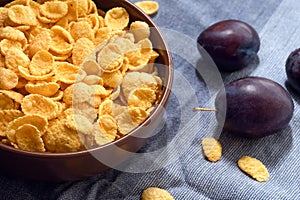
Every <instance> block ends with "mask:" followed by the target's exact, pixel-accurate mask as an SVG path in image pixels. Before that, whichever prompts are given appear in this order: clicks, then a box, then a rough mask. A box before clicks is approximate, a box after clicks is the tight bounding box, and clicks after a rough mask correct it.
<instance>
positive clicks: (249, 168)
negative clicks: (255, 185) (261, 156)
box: [238, 156, 270, 182]
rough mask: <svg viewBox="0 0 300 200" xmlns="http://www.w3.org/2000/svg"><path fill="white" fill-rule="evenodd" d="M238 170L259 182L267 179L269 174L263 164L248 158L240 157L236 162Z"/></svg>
mask: <svg viewBox="0 0 300 200" xmlns="http://www.w3.org/2000/svg"><path fill="white" fill-rule="evenodd" d="M238 166H239V168H240V169H241V170H242V171H243V172H245V173H246V174H248V175H249V176H251V177H252V178H254V179H255V180H257V181H259V182H265V181H268V179H269V176H270V175H269V172H268V170H267V168H266V167H265V166H264V164H263V163H262V162H261V161H259V160H257V159H256V158H252V157H250V156H242V157H241V158H240V159H239V160H238Z"/></svg>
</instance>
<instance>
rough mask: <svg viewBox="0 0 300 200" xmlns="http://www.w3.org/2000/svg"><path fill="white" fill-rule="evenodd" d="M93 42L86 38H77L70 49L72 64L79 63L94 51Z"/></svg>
mask: <svg viewBox="0 0 300 200" xmlns="http://www.w3.org/2000/svg"><path fill="white" fill-rule="evenodd" d="M94 48H95V46H94V43H93V42H92V41H91V40H89V39H88V38H80V39H78V40H77V41H76V42H75V44H74V48H73V51H72V61H73V63H74V65H77V66H79V65H81V64H82V63H83V61H84V60H85V59H86V58H87V57H88V56H89V55H90V54H91V53H92V52H93V51H94Z"/></svg>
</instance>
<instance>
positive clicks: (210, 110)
mask: <svg viewBox="0 0 300 200" xmlns="http://www.w3.org/2000/svg"><path fill="white" fill-rule="evenodd" d="M193 110H194V111H209V112H217V111H218V110H217V109H216V108H194V109H193Z"/></svg>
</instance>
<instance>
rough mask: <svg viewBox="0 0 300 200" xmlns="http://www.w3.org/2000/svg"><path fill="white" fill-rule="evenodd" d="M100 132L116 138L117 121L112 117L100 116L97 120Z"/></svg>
mask: <svg viewBox="0 0 300 200" xmlns="http://www.w3.org/2000/svg"><path fill="white" fill-rule="evenodd" d="M97 122H98V124H99V125H100V130H101V132H102V133H104V134H109V135H112V136H116V135H117V133H118V126H117V121H116V120H115V118H113V117H112V116H111V115H107V114H105V115H100V116H99V117H98V120H97Z"/></svg>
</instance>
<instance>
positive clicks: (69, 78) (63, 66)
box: [54, 62, 80, 84]
mask: <svg viewBox="0 0 300 200" xmlns="http://www.w3.org/2000/svg"><path fill="white" fill-rule="evenodd" d="M54 71H55V78H56V79H57V80H59V81H61V82H63V83H67V84H73V83H75V82H76V79H77V78H78V77H79V76H80V74H79V71H80V70H79V67H77V66H75V65H73V64H71V63H68V62H56V63H55V64H54Z"/></svg>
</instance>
